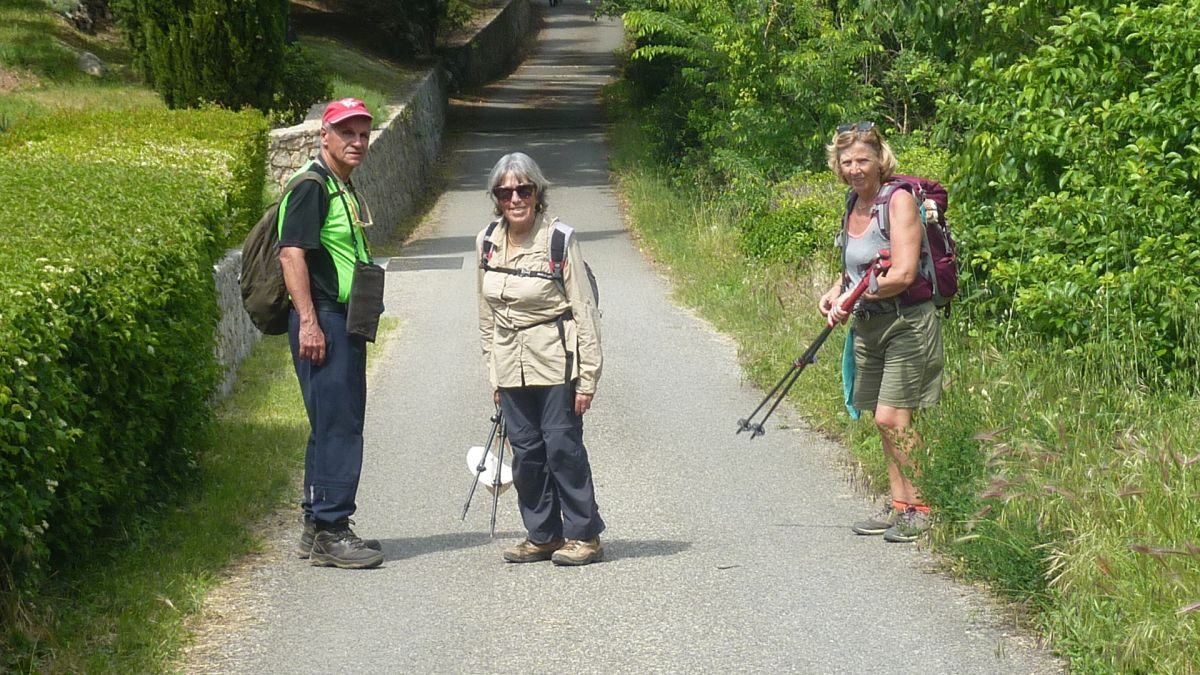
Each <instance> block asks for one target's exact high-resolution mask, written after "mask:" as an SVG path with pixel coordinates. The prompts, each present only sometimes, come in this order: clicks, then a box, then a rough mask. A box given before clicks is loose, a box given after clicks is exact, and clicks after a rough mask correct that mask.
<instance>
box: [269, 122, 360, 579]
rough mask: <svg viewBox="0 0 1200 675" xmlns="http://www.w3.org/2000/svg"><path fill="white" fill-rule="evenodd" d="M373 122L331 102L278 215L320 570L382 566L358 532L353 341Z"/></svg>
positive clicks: (308, 514)
mask: <svg viewBox="0 0 1200 675" xmlns="http://www.w3.org/2000/svg"><path fill="white" fill-rule="evenodd" d="M370 141H371V113H370V112H369V111H368V110H367V107H366V106H365V105H364V104H363V102H362V101H360V100H358V99H354V98H344V99H341V100H337V101H333V102H331V103H330V104H329V105H328V106H327V107H326V108H325V114H324V116H322V118H321V151H320V153H318V155H317V156H316V157H315V158H314V159H312V160H310V161H309V162H308V164H306V165H305V166H304V167H302V168H301V169H300V171H299V172H297V175H299V174H300V173H302V172H305V171H312V172H315V173H316V174H318V175H319V176H320V177H321V178H322V179H323V183H319V182H317V181H315V180H304V181H301V182H300V183H299V184H298V185H297V186H296V187H295V188H294V189H293V190H292V191H291V192H290V193H289V194H287V195H286V196H284V198H283V201H282V203H281V204H280V207H279V262H280V264H281V266H282V267H283V278H284V283H285V284H287V289H288V293H289V294H290V295H291V297H292V311H291V317H290V320H289V325H288V339H289V341H290V342H291V348H292V362H293V364H294V365H295V368H296V378H297V379H298V380H299V382H300V392H301V394H302V395H303V397H304V407H305V410H306V411H307V412H308V422H309V426H310V433H309V436H308V448H307V451H306V453H305V457H304V496H303V498H302V499H301V503H300V505H301V509H302V510H303V514H304V528H303V530H302V532H301V536H300V545H299V551H298V552H299V555H300V557H301V558H309V559H310V560H311V562H312V564H313V565H322V566H332V567H340V568H365V567H375V566H377V565H379V564H380V563H381V562H383V553H382V552H381V546H380V544H379V542H378V541H376V540H373V539H367V540H364V539H361V538H359V537H358V535H356V534H355V533H354V530H352V529H351V528H350V525H351V520H350V516H351V515H352V514H353V513H354V511H355V502H354V500H355V495H356V493H357V492H358V479H359V475H360V473H361V471H362V454H363V419H364V416H365V413H366V400H367V379H366V367H367V346H366V340H365V339H364V338H362V337H360V336H357V335H351V334H347V331H346V311H347V307H348V303H349V299H350V290H351V286H352V284H353V282H354V272H355V268H356V266H357V265H358V264H359V263H370V262H371V256H370V249H369V248H368V245H367V239H366V235H365V232H364V231H363V226H364V225H368V224H370V215H369V213H370V212H369V211H368V210H367V206H366V203H365V202H363V200H362V197H361V196H360V195H359V194H358V193H357V192H356V191H355V189H354V184H353V183H352V182H351V181H350V174H351V173H352V172H353V171H354V169H355V168H356V167H357V166H358V165H359V164H361V163H362V161H363V158H364V157H366V154H367V150H368V148H369V147H370Z"/></svg>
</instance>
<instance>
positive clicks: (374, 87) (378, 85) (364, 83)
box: [300, 37, 416, 124]
mask: <svg viewBox="0 0 1200 675" xmlns="http://www.w3.org/2000/svg"><path fill="white" fill-rule="evenodd" d="M300 44H301V45H302V46H304V47H305V48H306V49H308V50H309V52H310V53H311V54H312V55H313V57H314V58H315V59H317V60H318V61H319V62H320V64H321V68H322V70H324V71H325V72H326V73H329V75H330V83H331V84H332V85H333V98H335V99H338V98H345V97H348V96H352V97H354V98H358V99H362V101H363V102H364V103H366V104H367V108H368V109H369V110H370V111H371V115H373V116H374V117H375V123H376V124H380V123H382V122H383V121H385V120H386V119H387V104H388V102H389V101H392V100H395V98H396V97H397V95H398V94H399V93H401V92H403V91H404V88H405V87H407V86H408V85H409V84H411V83H412V82H413V80H415V79H416V71H411V70H406V69H405V67H404V66H402V65H400V64H397V63H395V62H392V61H387V60H384V59H380V58H377V57H374V56H370V55H368V54H366V53H364V52H360V51H358V50H356V49H352V48H350V47H346V46H345V45H342V44H340V43H338V42H335V41H334V40H330V39H329V38H322V37H303V38H301V39H300Z"/></svg>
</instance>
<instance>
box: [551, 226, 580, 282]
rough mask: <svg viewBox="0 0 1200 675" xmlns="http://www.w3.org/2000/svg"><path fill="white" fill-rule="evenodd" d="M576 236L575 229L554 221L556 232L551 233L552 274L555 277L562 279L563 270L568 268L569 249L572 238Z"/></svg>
mask: <svg viewBox="0 0 1200 675" xmlns="http://www.w3.org/2000/svg"><path fill="white" fill-rule="evenodd" d="M574 234H575V228H573V227H571V226H570V225H567V224H566V223H564V222H561V221H558V220H555V221H554V231H553V232H551V233H550V273H551V274H553V275H554V276H555V277H561V276H562V271H563V268H564V267H566V266H567V247H568V246H570V245H571V236H572V235H574Z"/></svg>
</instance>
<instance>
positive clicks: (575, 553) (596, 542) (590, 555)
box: [550, 537, 604, 565]
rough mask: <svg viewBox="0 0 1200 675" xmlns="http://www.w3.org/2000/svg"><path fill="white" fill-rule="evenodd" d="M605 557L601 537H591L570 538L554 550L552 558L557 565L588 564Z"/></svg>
mask: <svg viewBox="0 0 1200 675" xmlns="http://www.w3.org/2000/svg"><path fill="white" fill-rule="evenodd" d="M603 557H604V548H603V547H602V546H600V537H593V538H591V539H568V540H567V545H566V546H563V547H562V548H560V549H558V550H557V551H555V552H554V555H553V556H551V557H550V560H551V561H553V562H554V564H555V565H587V564H589V563H594V562H596V561H598V560H600V559H601V558H603Z"/></svg>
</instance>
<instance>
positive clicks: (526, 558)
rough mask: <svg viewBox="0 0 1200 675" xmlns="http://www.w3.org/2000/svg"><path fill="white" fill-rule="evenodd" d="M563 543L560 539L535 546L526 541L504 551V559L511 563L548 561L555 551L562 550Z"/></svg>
mask: <svg viewBox="0 0 1200 675" xmlns="http://www.w3.org/2000/svg"><path fill="white" fill-rule="evenodd" d="M563 543H564V542H563V540H562V539H553V540H551V541H548V542H546V543H544V544H535V543H533V542H532V541H529V540H528V539H526V540H525V541H523V542H521V543H519V544H517V545H516V546H513V547H511V548H506V549H504V559H505V560H507V561H508V562H513V563H527V562H539V561H542V560H549V559H550V556H551V555H553V554H554V552H555V551H557V550H558V549H560V548H562V546H563Z"/></svg>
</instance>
